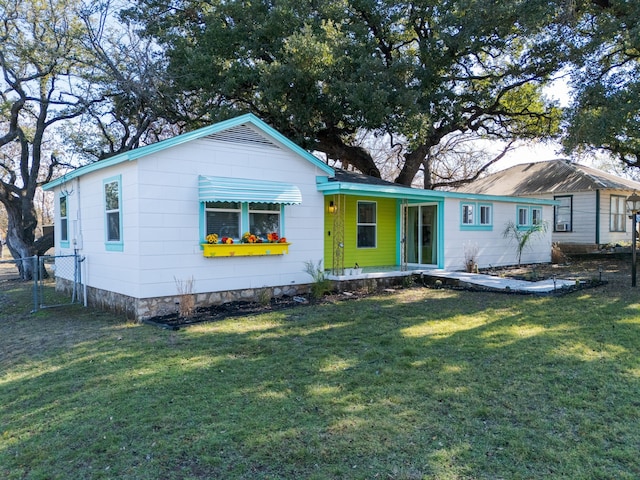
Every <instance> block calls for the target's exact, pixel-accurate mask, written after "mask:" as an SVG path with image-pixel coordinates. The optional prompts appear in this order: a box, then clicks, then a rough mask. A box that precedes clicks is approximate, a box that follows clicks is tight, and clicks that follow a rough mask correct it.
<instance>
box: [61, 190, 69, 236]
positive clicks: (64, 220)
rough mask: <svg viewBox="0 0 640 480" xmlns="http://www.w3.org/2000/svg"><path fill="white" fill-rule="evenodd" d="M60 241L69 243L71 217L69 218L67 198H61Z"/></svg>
mask: <svg viewBox="0 0 640 480" xmlns="http://www.w3.org/2000/svg"><path fill="white" fill-rule="evenodd" d="M60 241H61V242H68V241H69V217H68V216H67V197H66V196H62V197H60Z"/></svg>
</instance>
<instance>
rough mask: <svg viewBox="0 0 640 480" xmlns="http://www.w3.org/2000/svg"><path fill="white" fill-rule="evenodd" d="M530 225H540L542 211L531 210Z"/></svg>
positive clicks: (538, 209)
mask: <svg viewBox="0 0 640 480" xmlns="http://www.w3.org/2000/svg"><path fill="white" fill-rule="evenodd" d="M531 225H542V209H541V208H532V209H531Z"/></svg>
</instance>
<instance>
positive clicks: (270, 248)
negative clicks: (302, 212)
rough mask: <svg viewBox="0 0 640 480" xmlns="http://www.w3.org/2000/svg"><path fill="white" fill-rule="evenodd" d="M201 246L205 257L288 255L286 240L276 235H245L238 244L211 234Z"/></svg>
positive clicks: (230, 239)
mask: <svg viewBox="0 0 640 480" xmlns="http://www.w3.org/2000/svg"><path fill="white" fill-rule="evenodd" d="M205 240H206V243H203V244H202V252H203V255H204V256H205V257H248V256H266V255H286V254H288V253H289V245H290V243H288V242H287V239H286V238H284V237H282V238H280V237H279V236H278V234H277V233H275V232H274V233H268V234H267V235H266V237H265V238H263V237H260V236H258V235H254V234H252V233H249V232H247V233H245V234H244V235H243V236H242V239H241V240H240V242H235V241H234V240H233V239H232V238H231V237H220V236H219V235H218V234H215V233H211V234H209V235H207V237H206V239H205Z"/></svg>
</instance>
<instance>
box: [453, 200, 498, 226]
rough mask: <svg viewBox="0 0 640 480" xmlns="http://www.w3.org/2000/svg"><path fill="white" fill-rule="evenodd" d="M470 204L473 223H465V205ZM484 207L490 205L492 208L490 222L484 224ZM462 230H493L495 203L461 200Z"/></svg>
mask: <svg viewBox="0 0 640 480" xmlns="http://www.w3.org/2000/svg"><path fill="white" fill-rule="evenodd" d="M467 206H470V207H471V208H472V219H471V223H464V218H465V207H467ZM482 207H489V209H490V213H489V216H490V222H489V223H486V224H483V223H480V221H481V216H480V213H481V212H480V210H481V208H482ZM460 230H461V231H464V232H469V231H473V232H490V231H493V204H492V203H484V202H460Z"/></svg>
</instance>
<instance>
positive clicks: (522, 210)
mask: <svg viewBox="0 0 640 480" xmlns="http://www.w3.org/2000/svg"><path fill="white" fill-rule="evenodd" d="M516 211H517V219H516V222H517V225H518V227H523V228H525V227H529V226H530V225H531V224H530V223H529V222H530V215H529V207H523V206H522V205H519V206H518V208H517V210H516ZM523 216H524V218H523Z"/></svg>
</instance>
